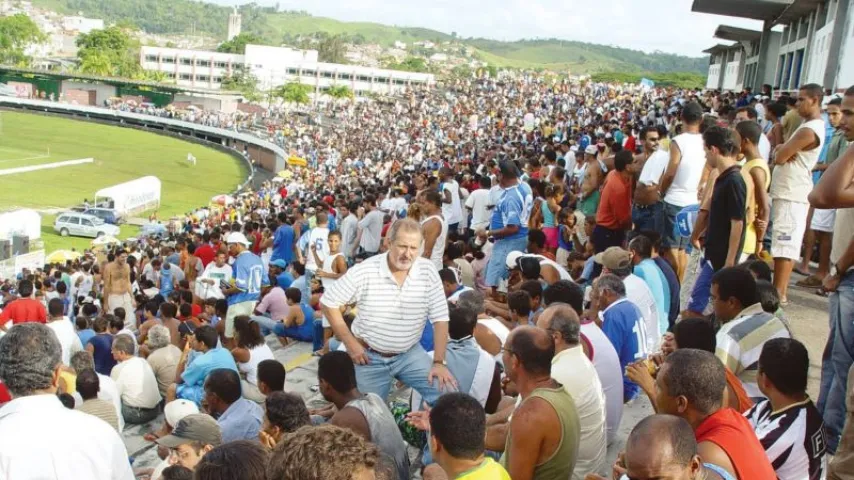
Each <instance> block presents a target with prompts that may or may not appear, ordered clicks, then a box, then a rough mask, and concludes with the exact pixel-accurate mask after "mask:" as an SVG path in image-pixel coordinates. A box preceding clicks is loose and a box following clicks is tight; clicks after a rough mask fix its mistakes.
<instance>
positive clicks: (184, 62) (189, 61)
mask: <svg viewBox="0 0 854 480" xmlns="http://www.w3.org/2000/svg"><path fill="white" fill-rule="evenodd" d="M192 64H193V59H192V58H186V57H185V58H182V59H181V65H192Z"/></svg>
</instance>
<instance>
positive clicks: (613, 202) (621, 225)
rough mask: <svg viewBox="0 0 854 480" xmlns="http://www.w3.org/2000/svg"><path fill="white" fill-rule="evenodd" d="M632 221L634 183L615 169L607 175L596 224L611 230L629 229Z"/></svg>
mask: <svg viewBox="0 0 854 480" xmlns="http://www.w3.org/2000/svg"><path fill="white" fill-rule="evenodd" d="M631 222H632V184H631V180H629V179H627V178H624V177H623V175H621V174H620V172H618V171H616V170H614V171H612V172H610V173H608V176H607V177H605V183H604V185H603V186H602V195H601V198H600V200H599V209H598V210H597V211H596V225H601V226H603V227H605V228H610V229H611V230H620V229H628V228H629V227H631Z"/></svg>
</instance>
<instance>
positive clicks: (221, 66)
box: [214, 62, 228, 68]
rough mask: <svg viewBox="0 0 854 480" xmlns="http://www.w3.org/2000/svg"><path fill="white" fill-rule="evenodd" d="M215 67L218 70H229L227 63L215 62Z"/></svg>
mask: <svg viewBox="0 0 854 480" xmlns="http://www.w3.org/2000/svg"><path fill="white" fill-rule="evenodd" d="M214 67H216V68H228V64H227V63H225V62H214Z"/></svg>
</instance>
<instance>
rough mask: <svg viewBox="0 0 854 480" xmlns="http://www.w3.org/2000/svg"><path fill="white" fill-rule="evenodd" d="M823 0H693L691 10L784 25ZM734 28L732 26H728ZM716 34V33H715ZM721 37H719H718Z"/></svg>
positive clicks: (811, 9)
mask: <svg viewBox="0 0 854 480" xmlns="http://www.w3.org/2000/svg"><path fill="white" fill-rule="evenodd" d="M824 1H825V0H694V3H693V4H692V5H691V11H692V12H698V13H711V14H713V15H725V16H728V17H740V18H751V19H753V20H762V21H769V22H771V24H773V25H785V24H788V23H791V22H792V21H794V20H797V19H798V18H800V17H802V16H804V15H806V14H807V13H809V12H811V11H813V10H814V9H815V8H816V7H817V6H818V5H819V4H821V3H823V2H824ZM729 28H734V27H729ZM716 36H717V35H716ZM719 38H721V37H719Z"/></svg>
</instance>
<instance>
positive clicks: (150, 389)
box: [110, 335, 162, 425]
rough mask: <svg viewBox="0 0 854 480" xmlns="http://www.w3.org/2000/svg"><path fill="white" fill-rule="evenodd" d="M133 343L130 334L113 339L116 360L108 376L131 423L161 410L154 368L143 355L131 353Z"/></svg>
mask: <svg viewBox="0 0 854 480" xmlns="http://www.w3.org/2000/svg"><path fill="white" fill-rule="evenodd" d="M133 351H134V343H133V339H132V338H131V337H130V336H129V335H118V336H117V337H116V338H115V340H113V357H115V359H116V361H117V362H118V364H117V365H116V366H115V367H113V371H112V373H110V378H112V379H113V381H114V382H116V387H117V388H118V390H119V395H121V398H122V416H123V417H124V419H125V422H127V423H129V424H131V425H140V424H143V423H148V422H150V421H152V420H154V419H155V418H157V415H159V414H160V400H162V397H161V396H160V391H159V389H158V385H157V378H156V377H155V376H154V370H152V369H151V365H149V364H148V362H146V361H145V360H144V359H142V358H139V357H137V356H134V354H133Z"/></svg>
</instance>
